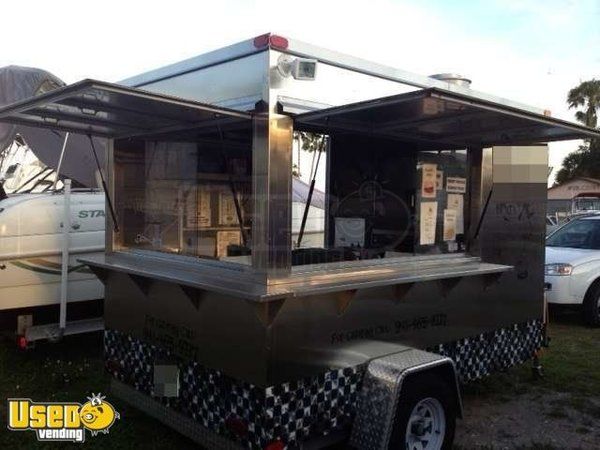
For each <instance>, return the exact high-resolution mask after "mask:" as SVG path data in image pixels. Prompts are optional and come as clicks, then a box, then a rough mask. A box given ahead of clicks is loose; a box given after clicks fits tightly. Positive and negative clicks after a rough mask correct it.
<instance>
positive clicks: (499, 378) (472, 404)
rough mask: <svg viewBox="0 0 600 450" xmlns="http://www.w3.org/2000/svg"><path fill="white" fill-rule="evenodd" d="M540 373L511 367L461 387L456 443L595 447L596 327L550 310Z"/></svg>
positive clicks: (599, 431) (598, 441)
mask: <svg viewBox="0 0 600 450" xmlns="http://www.w3.org/2000/svg"><path fill="white" fill-rule="evenodd" d="M549 335H550V337H551V341H550V347H549V348H548V349H546V350H545V351H544V353H543V355H542V358H541V363H542V365H543V367H544V370H543V373H544V376H543V377H542V378H541V379H536V378H535V377H534V376H533V375H532V372H531V369H530V366H529V367H528V366H521V367H515V368H513V369H511V370H509V371H507V372H506V373H501V374H495V375H493V376H492V377H489V378H487V379H485V380H482V381H480V382H476V383H474V384H473V385H468V386H465V387H464V390H463V404H464V416H465V418H464V419H463V420H459V421H458V422H457V430H456V439H455V448H456V449H494V450H495V449H522V450H525V449H600V329H598V328H596V329H593V328H589V327H586V326H585V325H584V324H583V323H582V321H581V317H580V314H579V311H576V310H555V311H553V313H552V315H551V322H550V327H549Z"/></svg>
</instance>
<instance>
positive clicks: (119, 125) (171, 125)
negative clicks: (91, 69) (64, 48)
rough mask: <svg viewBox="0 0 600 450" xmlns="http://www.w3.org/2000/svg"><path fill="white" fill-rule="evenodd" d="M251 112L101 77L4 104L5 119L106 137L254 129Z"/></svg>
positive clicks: (2, 116) (2, 117)
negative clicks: (113, 81)
mask: <svg viewBox="0 0 600 450" xmlns="http://www.w3.org/2000/svg"><path fill="white" fill-rule="evenodd" d="M251 119H252V116H251V115H250V114H248V113H243V112H238V111H234V110H229V109H226V108H219V107H215V106H211V105H206V104H203V103H199V102H195V101H190V100H183V99H181V98H177V97H171V96H167V95H162V94H157V93H152V92H147V91H143V90H140V89H135V88H128V87H123V86H119V85H116V84H111V83H106V82H102V81H96V80H84V81H81V82H78V83H75V84H72V85H69V86H66V87H64V88H59V89H56V90H53V91H51V92H48V93H46V94H43V95H39V96H36V97H32V98H30V99H27V100H24V101H20V102H18V103H13V104H12V105H9V106H7V107H4V108H1V109H0V121H2V122H7V123H14V124H21V125H28V126H33V127H44V128H51V129H55V130H60V131H68V132H71V133H79V134H86V135H92V136H99V137H106V138H123V137H133V136H153V135H163V136H166V135H168V134H169V133H171V132H178V133H179V132H185V131H188V132H189V131H190V130H194V133H195V134H198V133H200V134H202V130H205V131H204V132H205V133H207V134H218V133H220V132H222V131H224V130H230V129H232V128H234V129H239V128H244V129H250V127H251V123H252V120H251Z"/></svg>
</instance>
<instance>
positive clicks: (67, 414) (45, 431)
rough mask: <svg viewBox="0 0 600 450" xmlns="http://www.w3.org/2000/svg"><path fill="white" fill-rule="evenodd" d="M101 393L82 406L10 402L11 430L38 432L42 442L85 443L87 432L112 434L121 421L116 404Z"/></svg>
mask: <svg viewBox="0 0 600 450" xmlns="http://www.w3.org/2000/svg"><path fill="white" fill-rule="evenodd" d="M104 399H105V397H103V396H101V395H100V394H92V396H91V397H88V401H87V402H85V403H84V404H81V403H75V402H72V403H69V402H65V403H54V402H40V403H38V402H33V401H31V399H28V398H11V399H8V429H9V430H11V431H25V430H31V431H35V433H36V435H37V438H38V440H39V441H68V442H84V441H85V430H88V431H89V432H90V433H91V434H92V436H96V435H97V434H98V433H104V434H106V433H108V430H109V429H110V427H112V425H113V424H114V423H115V420H117V419H119V418H120V416H119V413H118V412H117V411H115V408H114V406H113V405H111V404H110V403H108V402H107V401H106V400H104Z"/></svg>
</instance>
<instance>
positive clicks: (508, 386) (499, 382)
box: [464, 311, 600, 413]
mask: <svg viewBox="0 0 600 450" xmlns="http://www.w3.org/2000/svg"><path fill="white" fill-rule="evenodd" d="M549 330H550V331H549V334H550V348H548V349H544V350H543V352H542V356H541V358H540V361H541V363H542V366H543V373H544V376H543V377H542V378H541V379H537V380H536V379H534V378H533V377H532V374H531V366H530V365H528V364H525V365H522V366H519V367H515V368H513V369H511V370H509V371H506V372H503V373H499V374H496V375H494V376H492V377H489V378H486V379H484V380H481V381H478V382H475V383H471V384H469V385H468V386H466V387H465V389H464V393H465V394H466V395H467V396H488V395H493V396H495V397H496V398H497V399H499V400H503V399H504V400H506V399H508V398H510V397H512V396H513V395H519V394H524V393H525V392H529V391H530V390H531V387H532V386H535V387H537V388H539V389H540V390H541V392H540V394H539V395H543V391H544V390H548V391H555V392H563V393H568V394H570V395H569V396H568V401H569V402H570V404H571V406H573V407H575V408H582V407H584V405H585V403H586V402H585V398H586V397H587V396H590V395H593V396H597V395H598V394H599V393H600V328H595V329H593V328H588V327H586V326H585V325H583V324H582V322H581V319H580V316H579V313H578V311H566V312H565V311H559V312H555V313H553V314H552V315H551V321H550V328H549ZM599 413H600V412H599Z"/></svg>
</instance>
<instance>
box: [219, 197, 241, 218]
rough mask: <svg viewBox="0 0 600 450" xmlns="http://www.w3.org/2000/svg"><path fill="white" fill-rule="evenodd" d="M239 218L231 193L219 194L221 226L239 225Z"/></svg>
mask: <svg viewBox="0 0 600 450" xmlns="http://www.w3.org/2000/svg"><path fill="white" fill-rule="evenodd" d="M237 224H238V217H237V211H236V209H235V201H234V197H233V194H232V193H231V191H222V192H219V225H237Z"/></svg>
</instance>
